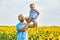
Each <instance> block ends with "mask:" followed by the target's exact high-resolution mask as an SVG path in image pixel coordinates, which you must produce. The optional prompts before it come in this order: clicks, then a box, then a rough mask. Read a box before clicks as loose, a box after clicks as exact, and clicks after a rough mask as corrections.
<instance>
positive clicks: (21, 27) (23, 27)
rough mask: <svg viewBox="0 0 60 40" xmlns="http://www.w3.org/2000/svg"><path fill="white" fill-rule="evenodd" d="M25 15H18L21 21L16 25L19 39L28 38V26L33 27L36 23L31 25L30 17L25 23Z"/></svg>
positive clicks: (26, 39) (24, 39)
mask: <svg viewBox="0 0 60 40" xmlns="http://www.w3.org/2000/svg"><path fill="white" fill-rule="evenodd" d="M24 19H25V18H24V16H23V15H22V14H20V15H19V16H18V20H19V23H18V24H17V25H16V30H17V40H28V35H27V33H28V27H33V26H34V24H32V25H30V19H27V20H26V22H27V24H26V23H24Z"/></svg>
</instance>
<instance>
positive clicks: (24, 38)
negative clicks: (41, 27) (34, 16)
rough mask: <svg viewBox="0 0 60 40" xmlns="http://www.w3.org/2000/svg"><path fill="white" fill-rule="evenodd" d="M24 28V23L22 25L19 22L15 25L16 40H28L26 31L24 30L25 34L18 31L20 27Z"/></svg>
mask: <svg viewBox="0 0 60 40" xmlns="http://www.w3.org/2000/svg"><path fill="white" fill-rule="evenodd" d="M25 26H26V23H24V24H22V23H21V22H19V23H18V24H17V25H16V30H17V40H28V35H27V33H28V30H26V31H25V32H22V31H20V30H19V29H20V28H21V27H25Z"/></svg>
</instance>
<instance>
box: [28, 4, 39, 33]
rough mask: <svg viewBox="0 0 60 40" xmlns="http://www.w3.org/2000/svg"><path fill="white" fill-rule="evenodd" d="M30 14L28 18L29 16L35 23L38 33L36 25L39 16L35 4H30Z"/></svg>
mask: <svg viewBox="0 0 60 40" xmlns="http://www.w3.org/2000/svg"><path fill="white" fill-rule="evenodd" d="M30 9H31V10H30V14H29V18H31V21H32V22H33V23H34V24H35V27H36V33H38V27H37V21H36V19H37V17H38V16H39V14H40V13H39V12H38V11H37V10H36V9H35V4H30Z"/></svg>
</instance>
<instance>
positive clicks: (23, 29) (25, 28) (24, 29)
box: [19, 24, 29, 32]
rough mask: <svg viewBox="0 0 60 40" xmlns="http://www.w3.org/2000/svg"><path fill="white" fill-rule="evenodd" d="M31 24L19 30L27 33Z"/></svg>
mask: <svg viewBox="0 0 60 40" xmlns="http://www.w3.org/2000/svg"><path fill="white" fill-rule="evenodd" d="M28 26H29V24H27V25H26V26H25V27H21V28H20V29H19V30H20V31H22V32H25V31H26V30H27V29H28Z"/></svg>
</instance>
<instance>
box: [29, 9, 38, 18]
mask: <svg viewBox="0 0 60 40" xmlns="http://www.w3.org/2000/svg"><path fill="white" fill-rule="evenodd" d="M38 13H39V12H38V11H37V10H35V9H34V10H30V14H29V17H30V18H34V19H35V18H36V16H37V14H38Z"/></svg>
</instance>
